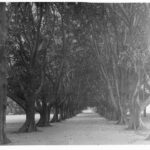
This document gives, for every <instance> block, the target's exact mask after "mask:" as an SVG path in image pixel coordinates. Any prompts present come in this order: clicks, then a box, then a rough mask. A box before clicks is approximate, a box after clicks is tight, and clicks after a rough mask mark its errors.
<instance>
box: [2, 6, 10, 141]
mask: <svg viewBox="0 0 150 150" xmlns="http://www.w3.org/2000/svg"><path fill="white" fill-rule="evenodd" d="M6 26H7V25H6V13H5V3H0V144H6V143H9V142H10V140H9V139H8V138H7V137H6V134H5V127H6V103H7V79H6V74H7V62H6V58H7V56H6V50H5V48H4V43H5V39H6V34H7V30H6V28H7V27H6Z"/></svg>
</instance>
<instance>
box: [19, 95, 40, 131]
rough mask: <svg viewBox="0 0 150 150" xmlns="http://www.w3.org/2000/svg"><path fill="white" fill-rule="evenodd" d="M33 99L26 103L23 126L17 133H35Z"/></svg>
mask: <svg viewBox="0 0 150 150" xmlns="http://www.w3.org/2000/svg"><path fill="white" fill-rule="evenodd" d="M34 102H35V101H34V99H32V98H30V99H29V101H28V102H27V107H26V121H25V123H24V124H23V126H22V127H21V128H20V129H19V132H33V131H37V128H36V124H35V110H34V107H35V106H34Z"/></svg>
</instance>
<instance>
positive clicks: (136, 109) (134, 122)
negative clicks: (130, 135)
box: [128, 95, 145, 130]
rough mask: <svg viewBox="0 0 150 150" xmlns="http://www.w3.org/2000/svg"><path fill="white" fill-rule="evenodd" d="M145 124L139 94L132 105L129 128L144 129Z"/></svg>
mask: <svg viewBox="0 0 150 150" xmlns="http://www.w3.org/2000/svg"><path fill="white" fill-rule="evenodd" d="M144 128H145V126H144V124H143V122H142V119H141V109H140V104H139V95H138V96H137V98H136V99H135V100H134V103H133V104H132V106H131V109H130V120H129V126H128V129H134V130H138V129H144Z"/></svg>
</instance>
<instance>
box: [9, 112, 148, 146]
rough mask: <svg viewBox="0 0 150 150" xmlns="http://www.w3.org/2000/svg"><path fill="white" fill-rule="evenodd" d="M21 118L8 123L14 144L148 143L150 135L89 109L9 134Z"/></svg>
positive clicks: (16, 126)
mask: <svg viewBox="0 0 150 150" xmlns="http://www.w3.org/2000/svg"><path fill="white" fill-rule="evenodd" d="M21 122H22V120H21V121H20V122H19V121H18V124H17V123H13V121H12V120H11V121H10V122H9V121H8V123H7V131H8V137H9V138H10V139H11V141H12V143H11V144H13V145H26V144H27V145H97V144H105V145H107V144H150V141H145V138H146V137H147V135H148V134H149V131H146V132H135V131H128V130H125V126H120V125H116V124H115V123H114V122H112V121H108V120H106V119H104V118H101V117H100V116H99V115H98V114H96V113H94V112H90V111H84V112H83V113H81V114H79V115H77V116H76V117H73V118H71V119H68V120H66V121H63V122H61V123H55V124H53V126H52V127H45V128H39V130H40V131H39V132H34V133H19V134H16V133H12V131H15V129H16V130H17V129H18V128H19V126H20V123H21Z"/></svg>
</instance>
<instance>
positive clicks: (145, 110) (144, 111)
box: [144, 108, 146, 117]
mask: <svg viewBox="0 0 150 150" xmlns="http://www.w3.org/2000/svg"><path fill="white" fill-rule="evenodd" d="M144 117H146V108H145V109H144Z"/></svg>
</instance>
